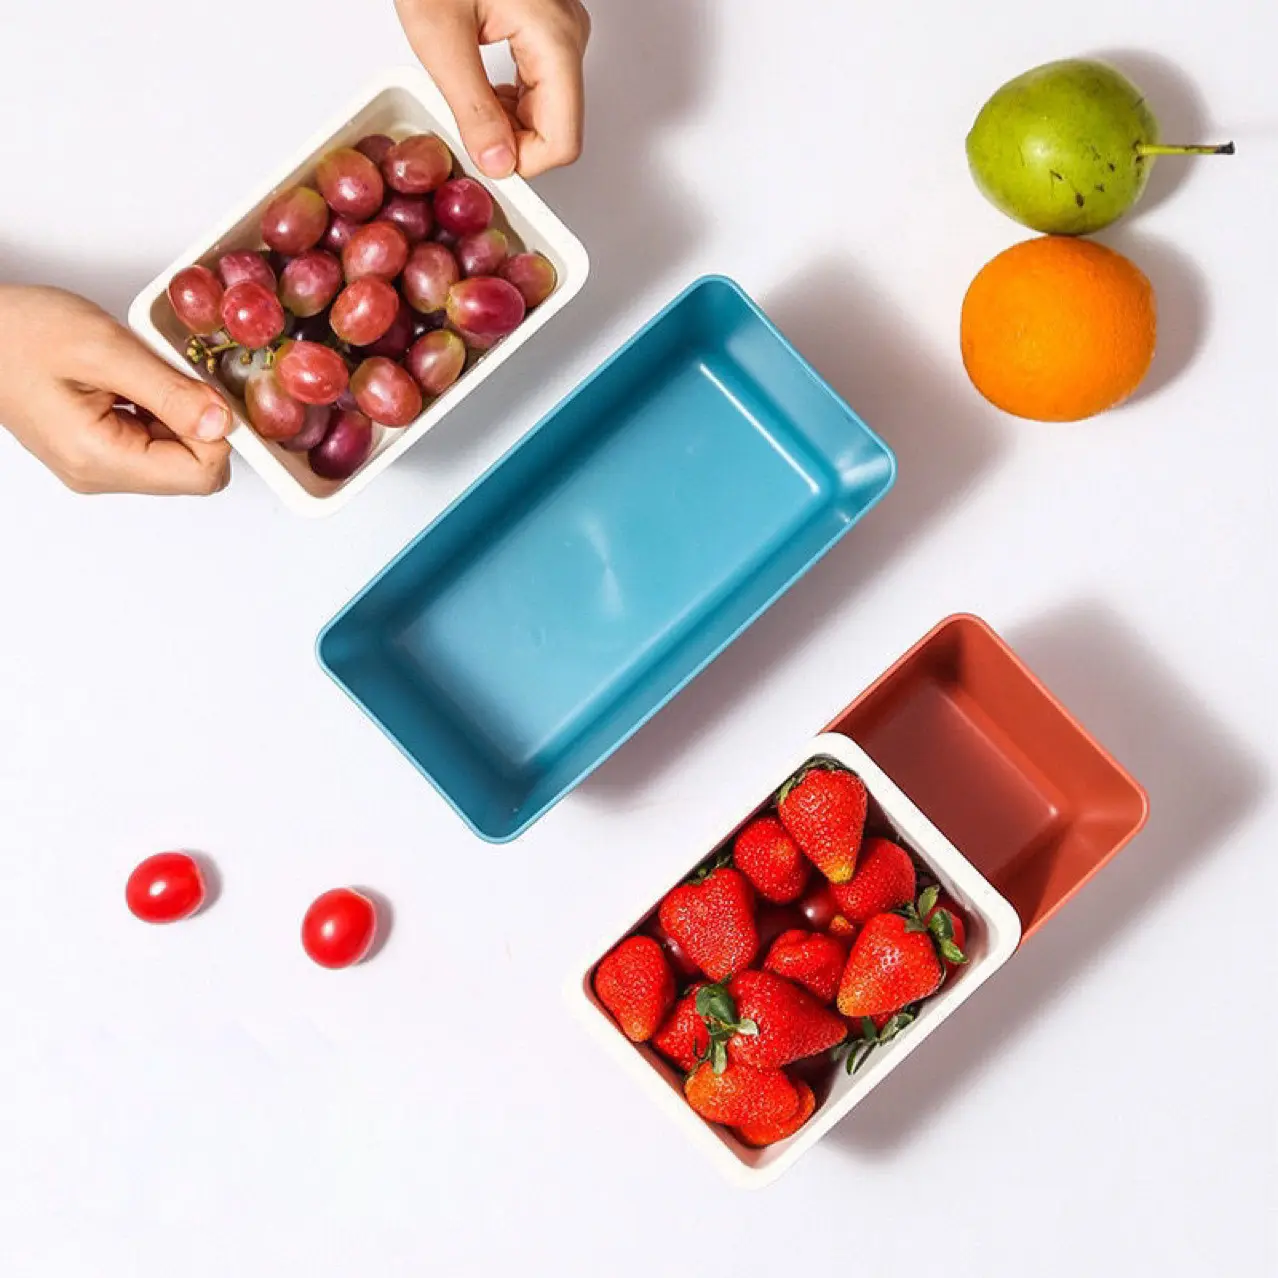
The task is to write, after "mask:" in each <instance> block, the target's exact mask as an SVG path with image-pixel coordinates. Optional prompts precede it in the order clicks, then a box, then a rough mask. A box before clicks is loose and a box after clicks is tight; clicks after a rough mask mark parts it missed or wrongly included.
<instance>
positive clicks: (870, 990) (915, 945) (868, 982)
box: [839, 887, 967, 1018]
mask: <svg viewBox="0 0 1278 1278" xmlns="http://www.w3.org/2000/svg"><path fill="white" fill-rule="evenodd" d="M938 895H939V891H938V889H936V888H934V887H931V888H928V889H927V891H926V892H924V893H923V895H922V896H921V897H919V900H918V905H917V907H916V906H913V905H911V906H909V907H908V908H907V909H906V910H904V911H903V912H902V913H900V914H876V915H875V916H874V917H873V918H872V919H870V921H869V922H868V923H866V925H865V926H864V927H863V928H862V929H861V931H860V932H859V933H858V935H857V938H856V940H855V941H854V942H853V944H852V953H851V954H850V955H849V956H848V965H847V967H846V968H845V969H844V971H843V980H842V982H841V983H840V985H839V1011H840V1012H842V1013H843V1015H844V1016H850V1017H855V1018H860V1017H862V1016H880V1015H882V1014H884V1013H887V1012H897V1011H900V1009H901V1008H903V1007H905V1006H906V1004H907V1003H915V1002H918V1000H919V999H924V998H927V997H928V995H929V994H934V993H935V992H936V990H937V989H938V988H939V987H940V984H941V981H942V980H943V979H944V978H945V968H944V967H943V966H942V963H941V960H942V958H943V957H944V958H947V959H950V960H952V961H953V962H956V963H963V962H966V961H967V960H966V959H965V958H964V957H963V954H962V951H961V950H959V948H958V947H957V946H956V945H955V944H954V941H953V936H952V925H951V924H950V920H949V915H948V913H947V912H946V911H944V910H941V911H939V912H938V911H936V908H935V907H936V899H937V897H938ZM925 919H926V920H928V921H927V922H924V920H925Z"/></svg>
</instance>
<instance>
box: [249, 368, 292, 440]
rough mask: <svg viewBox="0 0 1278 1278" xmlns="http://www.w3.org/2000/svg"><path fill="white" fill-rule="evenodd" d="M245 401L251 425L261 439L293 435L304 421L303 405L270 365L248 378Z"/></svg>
mask: <svg viewBox="0 0 1278 1278" xmlns="http://www.w3.org/2000/svg"><path fill="white" fill-rule="evenodd" d="M244 403H245V406H246V407H247V408H248V419H249V421H250V422H251V423H252V424H253V429H254V430H255V431H257V433H258V434H259V435H261V436H262V438H263V439H292V438H293V436H294V435H296V434H297V432H298V431H299V430H301V429H302V427H303V426H305V425H306V406H305V405H304V404H299V403H298V402H297V400H295V399H294V398H293V397H292V395H290V394H289V393H288V391H286V390H285V389H284V387H283V386H282V385H281V384H280V379H279V377H278V376H277V375H276V372H275V370H274V369H273V368H264V369H262V371H261V372H260V373H254V374H253V376H252V377H250V378H249V380H248V386H247V387H246V388H245V391H244Z"/></svg>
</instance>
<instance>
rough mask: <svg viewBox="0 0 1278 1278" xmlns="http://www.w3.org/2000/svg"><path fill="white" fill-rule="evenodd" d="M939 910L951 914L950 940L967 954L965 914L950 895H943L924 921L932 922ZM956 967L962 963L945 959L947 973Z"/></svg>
mask: <svg viewBox="0 0 1278 1278" xmlns="http://www.w3.org/2000/svg"><path fill="white" fill-rule="evenodd" d="M938 910H943V911H944V912H945V913H946V914H948V915H949V916H950V932H951V936H950V940H952V941H953V942H954V944H955V945H956V946H957V947H958V949H959V952H960V953H962V954H966V953H967V928H966V927H964V926H963V916H962V915H961V914H960V913H959V909H958V906H957V905H955V904H954V902H953V901H951V900H950V898H949V897H948V896H943V897H941V899H940V900H939V901H937V903H936V907H935V908H934V909H933V910H932V912H931V914H929V915H928V916H927V918H926V919H925V920H924V922H926V923H931V922H932V916H933V915H934V914H936V913H937V911H938ZM965 961H966V960H965ZM956 967H962V963H956V962H955V961H954V960H953V959H949V958H947V959H946V960H945V971H946V972H947V973H949V972H952V971H954V969H955V968H956Z"/></svg>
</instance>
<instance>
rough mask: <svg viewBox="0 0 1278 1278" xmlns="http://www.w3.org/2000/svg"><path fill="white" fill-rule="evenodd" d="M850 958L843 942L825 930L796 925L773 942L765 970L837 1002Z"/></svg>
mask: <svg viewBox="0 0 1278 1278" xmlns="http://www.w3.org/2000/svg"><path fill="white" fill-rule="evenodd" d="M847 961H848V952H847V949H846V948H845V947H844V945H843V942H842V941H839V940H837V939H836V938H835V937H833V936H826V935H825V933H824V932H804V931H802V930H800V929H797V928H796V929H795V930H794V931H791V932H782V934H781V935H780V936H778V937H777V939H776V940H775V941H774V942H773V943H772V948H771V949H770V950H769V951H768V957H767V958H765V959H764V960H763V970H764V971H765V972H773V973H775V974H776V975H777V976H784V977H785V978H786V979H787V980H790V981H793V982H794V983H795V984H796V985H801V986H803V988H804V989H805V990H807V991H808V993H809V994H812V995H814V996H815V997H817V998H819V999H820V1000H821V1002H823V1003H833V1002H834V996H835V995H836V994H837V993H838V992H839V980H840V978H841V977H842V976H843V968H844V966H845V965H846V963H847Z"/></svg>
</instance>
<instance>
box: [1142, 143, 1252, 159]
mask: <svg viewBox="0 0 1278 1278" xmlns="http://www.w3.org/2000/svg"><path fill="white" fill-rule="evenodd" d="M1136 154H1137V155H1139V156H1142V157H1144V156H1153V155H1233V154H1234V144H1233V143H1232V142H1225V143H1224V144H1222V145H1220V146H1162V145H1161V144H1158V143H1154V142H1141V143H1138V144H1137V147H1136Z"/></svg>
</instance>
